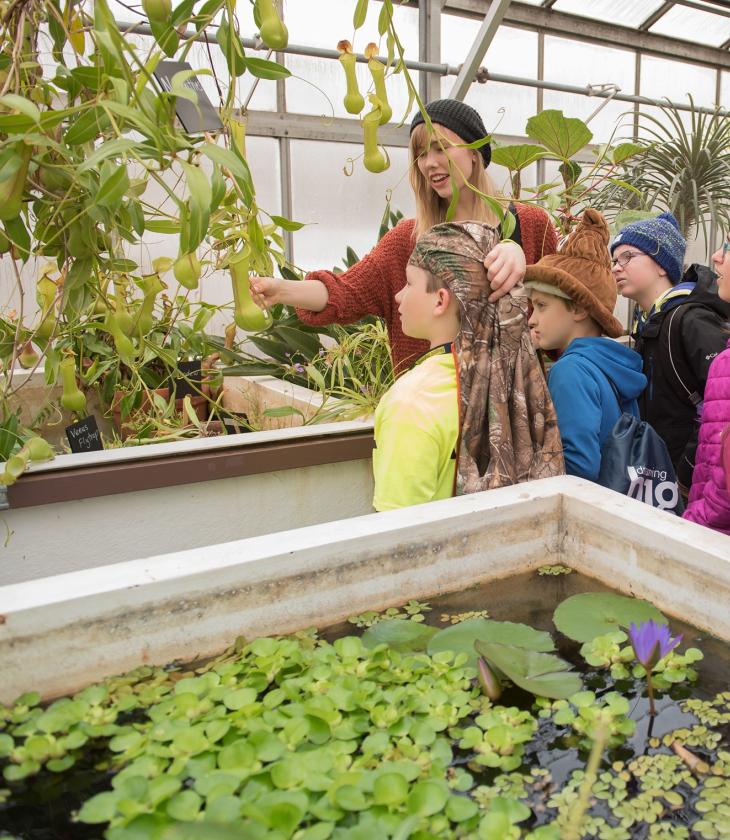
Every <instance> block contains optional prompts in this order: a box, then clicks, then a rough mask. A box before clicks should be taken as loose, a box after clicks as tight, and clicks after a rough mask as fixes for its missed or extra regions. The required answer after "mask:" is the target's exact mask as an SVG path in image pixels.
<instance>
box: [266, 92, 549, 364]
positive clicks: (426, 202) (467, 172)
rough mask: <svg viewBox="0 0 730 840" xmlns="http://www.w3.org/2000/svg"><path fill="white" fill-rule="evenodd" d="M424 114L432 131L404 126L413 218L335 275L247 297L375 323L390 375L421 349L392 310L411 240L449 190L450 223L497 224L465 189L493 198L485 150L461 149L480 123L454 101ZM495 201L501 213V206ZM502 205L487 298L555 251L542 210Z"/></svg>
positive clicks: (339, 319) (440, 217)
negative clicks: (506, 228) (507, 225)
mask: <svg viewBox="0 0 730 840" xmlns="http://www.w3.org/2000/svg"><path fill="white" fill-rule="evenodd" d="M426 112H427V114H428V116H429V118H430V120H431V123H432V126H433V128H432V130H430V129H429V128H428V127H427V125H426V123H425V121H424V118H423V115H422V114H421V113H420V112H419V113H418V114H416V116H415V118H414V119H413V122H412V123H411V138H410V144H409V148H410V159H411V169H410V180H411V186H412V187H413V191H414V194H415V197H416V218H415V219H404V220H403V221H401V222H400V223H399V224H398V225H397V226H396V227H395V228H393V230H391V231H389V232H388V233H387V234H386V235H385V236H383V238H382V239H381V240H380V241H379V242H378V243H377V245H376V246H375V247H374V248H373V250H372V251H371V252H370V253H369V254H368V255H367V256H365V257H364V258H363V259H361V260H360V261H359V262H358V263H356V264H355V265H353V266H352V267H351V268H350V269H348V270H347V271H345V272H344V273H342V274H335V273H334V272H331V271H326V270H319V271H312V272H310V273H309V274H307V276H306V277H305V280H304V282H299V281H292V280H283V279H280V278H273V277H257V278H253V279H252V288H253V292H254V297H255V298H256V299H257V300H258V302H259V303H260V305H261V306H263V307H269V306H273V305H274V304H276V303H284V304H288V305H291V306H295V307H296V308H297V314H298V316H299V317H300V318H301V320H302V321H303V322H304V323H306V324H310V325H313V326H324V325H327V324H333V323H338V324H349V323H353V322H355V321H359V320H360V319H361V318H364V317H365V316H367V315H377V316H379V317H381V318H383V320H384V321H385V323H386V326H387V329H388V335H389V338H390V346H391V353H392V356H393V365H394V367H395V371H396V374H398V373H401V372H403V371H404V370H406V369H407V368H408V367H409V366H410V364H412V362H413V361H414V360H415V359H417V358H418V357H419V356H420V355H421V354H422V353H423V352H425V351H426V350H427V349H428V346H427V344H426V343H425V342H423V341H420V340H418V339H414V338H410V337H408V336H406V335H404V333H403V330H402V328H401V323H400V318H399V317H398V307H397V305H396V303H395V295H396V293H397V292H399V291H400V290H401V289H402V288H403V286H404V285H405V280H406V265H407V263H408V258H409V257H410V254H411V252H412V251H413V248H414V246H415V244H416V240H417V239H418V237H419V236H420V235H421V234H422V233H425V231H427V230H429V229H430V228H431V227H433V225H436V224H438V223H440V222H443V221H445V219H446V212H447V209H448V207H449V204H450V203H451V200H452V196H453V192H454V189H458V191H459V195H458V202H457V205H456V212H455V213H454V216H453V218H452V221H454V222H459V221H478V222H484V223H486V224H491V225H496V224H497V223H498V218H497V215H496V214H495V212H494V211H493V210H492V208H491V207H490V206H489V205H488V204H487V203H486V202H485V201H483V200H482V199H481V198H480V197H479V195H478V194H477V193H476V192H474V191H473V190H472V189H470V188H469V186H467V184H469V185H471V186H472V187H474V188H475V189H476V190H478V191H479V192H482V193H484V194H485V195H489V196H493V197H495V198H498V195H497V191H496V189H495V187H494V185H493V184H492V181H491V179H490V178H489V175H488V174H487V167H488V166H489V162H490V160H491V146H490V145H489V143H485V144H484V145H482V146H481V147H480V148H478V149H468V148H465V145H468V144H470V143H473V142H475V141H477V140H482V139H484V138H485V137H486V136H487V130H486V128H485V127H484V123H483V122H482V118H481V117H480V116H479V114H478V113H477V112H476V111H475V110H474V109H473V108H472V107H470V106H469V105H466V104H465V103H464V102H459V101H458V100H455V99H439V100H436V101H435V102H431V103H429V104H428V105H427V106H426ZM498 200H500V202H501V203H503V204H504V205H505V206H507V204H508V202H507V201H506V200H504V199H498ZM509 206H510V209H511V210H512V211H513V212H514V215H515V220H516V226H515V230H514V232H513V233H512V236H511V241H503V242H500V243H499V244H497V245H496V246H495V247H494V248H493V249H492V250H491V251H490V253H489V254H488V255H487V258H486V260H485V263H484V264H485V266H486V268H487V274H488V277H489V280H490V283H491V286H492V289H493V298H494V299H497V298H498V297H501V296H502V295H503V294H506V292H508V291H509V290H510V289H511V288H512V287H513V286H514V285H515V284H516V283H518V282H519V281H521V280H522V278H523V276H524V273H525V266H526V264H527V263H529V264H533V263H536V262H537V261H538V260H539V259H540V258H541V257H543V256H545V255H547V254H552V253H554V252H555V250H556V247H557V234H556V232H555V229H554V228H553V226H552V224H551V223H550V219H549V217H548V215H547V213H546V212H545V211H544V210H542V209H540V208H538V207H534V206H530V205H525V204H515V205H509Z"/></svg>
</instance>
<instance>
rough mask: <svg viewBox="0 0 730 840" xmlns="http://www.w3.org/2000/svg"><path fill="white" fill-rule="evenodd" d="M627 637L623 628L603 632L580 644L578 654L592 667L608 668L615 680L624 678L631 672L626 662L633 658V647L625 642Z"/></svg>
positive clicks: (631, 660)
mask: <svg viewBox="0 0 730 840" xmlns="http://www.w3.org/2000/svg"><path fill="white" fill-rule="evenodd" d="M628 638H629V637H628V636H627V635H626V633H624V632H623V630H615V631H614V632H613V633H604V635H602V636H596V638H595V639H592V640H591V641H590V642H585V643H584V644H583V645H582V646H581V649H580V655H581V656H582V657H583V659H585V661H586V662H587V663H588V664H589V665H592V666H593V667H594V668H609V669H610V672H611V676H612V677H613V678H614V679H615V680H622V679H626V678H627V677H628V676H629V675H630V673H631V670H630V668H628V667H627V663H629V662H633V661H634V659H635V654H634V649H633V648H632V647H631V645H630V644H625V643H626V642H628ZM622 645H624V646H623V647H621V646H622Z"/></svg>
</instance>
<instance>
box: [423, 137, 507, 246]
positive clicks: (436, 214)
mask: <svg viewBox="0 0 730 840" xmlns="http://www.w3.org/2000/svg"><path fill="white" fill-rule="evenodd" d="M434 128H435V131H436V137H437V138H438V139H439V140H440V141H441V142H442V143H443V144H444V147H448V146H450V145H452V144H451V143H450V142H449V141H448V140H447V139H446V138H445V137H444V136H443V135H442V134H441V132H439V131H438V127H437V126H434ZM429 134H430V133H429V130H428V127H427V126H426V124H425V123H421V124H420V125H417V126H416V127H415V129H414V130H413V133H412V134H411V140H410V143H409V144H408V148H409V150H410V172H409V177H410V181H411V187H412V188H413V193H414V195H415V196H416V227H415V229H414V231H413V235H414V236H415V238H416V239H418V237H419V236H421V235H422V234H424V233H425V232H426V231H427V230H430V229H431V228H432V227H433V226H434V225H438V224H440V223H441V222H444V221H446V211H447V210H448V208H449V201H448V200H447V199H444V198H441V197H440V196H439V195H438V193H436V192H435V191H434V190H433V188H432V187H431V186H430V185H429V184H428V182H427V181H426V179H425V178H424V177H423V175H422V174H421V170H420V169H419V168H418V158H419V156H420V155H421V154H422V153H423V150H424V149H425V148H426V146H427V145H428V143H430V141H431V138H430V136H429ZM474 157H475V161H474V165H473V167H472V171H471V177H470V178H469V179H468V180H469V183H470V184H471V185H472V186H473V187H476V189H478V190H479V191H480V192H482V193H484V194H485V195H489V196H493V197H494V198H496V199H497V200H498V201H500V202H502V203H503V204H505V205H506V204H508V200H507V199H506V198H504V196H502V195H501V194H500V193H499V192H498V191H497V188H496V187H495V186H494V183H493V181H492V179H491V178H490V177H489V175H488V174H487V169H486V167H485V166H484V158H483V157H482V156H481V153H480V152H479V151H478V150H476V153H475V155H474ZM464 189H468V187H465V188H464ZM471 218H472V220H473V221H475V222H485V223H486V224H488V225H494V226H495V227H496V226H497V225H498V224H499V219H498V218H497V215H496V213H495V212H494V211H493V210H492V208H491V207H490V206H489V205H488V204H487V203H486V202H484V201H481V200H480V198H479V196H478V195H476V194H474V212H473V213H472V214H471Z"/></svg>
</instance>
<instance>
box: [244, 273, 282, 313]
mask: <svg viewBox="0 0 730 840" xmlns="http://www.w3.org/2000/svg"><path fill="white" fill-rule="evenodd" d="M284 282H285V281H284V280H281V279H279V278H277V277H251V297H252V298H253V300H254V303H256V304H258V305H259V306H260V307H261V309H269V307H271V306H274V304H277V303H285V301H284V300H283V299H282V287H283V284H284Z"/></svg>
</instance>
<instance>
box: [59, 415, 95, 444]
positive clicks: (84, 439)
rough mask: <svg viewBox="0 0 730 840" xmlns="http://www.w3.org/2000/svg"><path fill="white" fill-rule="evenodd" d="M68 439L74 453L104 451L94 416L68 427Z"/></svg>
mask: <svg viewBox="0 0 730 840" xmlns="http://www.w3.org/2000/svg"><path fill="white" fill-rule="evenodd" d="M66 437H67V438H68V443H69V446H70V447H71V451H72V452H99V451H101V450H102V449H104V444H103V442H102V440H101V433H100V432H99V427H98V426H97V425H96V417H94V416H93V415H89V416H88V417H84V419H83V420H79V422H78V423H74V424H72V425H71V426H66Z"/></svg>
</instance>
